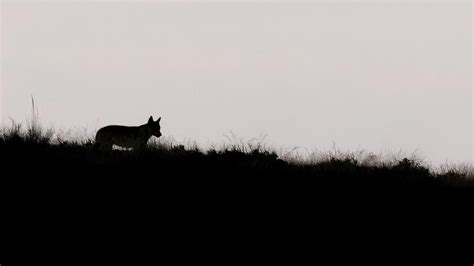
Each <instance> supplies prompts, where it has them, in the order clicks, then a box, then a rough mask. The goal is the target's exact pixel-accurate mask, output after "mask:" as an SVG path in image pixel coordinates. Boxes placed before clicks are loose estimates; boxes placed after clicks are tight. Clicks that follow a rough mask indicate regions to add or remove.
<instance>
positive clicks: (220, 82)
mask: <svg viewBox="0 0 474 266" xmlns="http://www.w3.org/2000/svg"><path fill="white" fill-rule="evenodd" d="M66 2H69V3H64V2H63V3H60V2H45V1H41V2H40V3H33V2H25V1H22V2H18V1H3V2H2V5H1V8H2V11H1V23H2V33H1V45H2V47H1V56H2V58H1V68H2V69H1V83H0V84H1V99H2V106H1V111H2V118H3V120H4V121H5V122H8V117H11V118H14V119H15V120H18V121H24V120H25V117H26V116H27V115H28V114H29V112H30V95H31V94H33V95H34V96H35V98H36V102H37V106H38V108H39V112H40V116H41V119H42V121H43V123H44V124H46V125H49V124H50V123H54V125H55V126H56V127H57V128H71V127H77V126H79V127H81V126H87V127H89V128H90V129H91V130H93V129H97V128H98V127H101V126H103V125H106V124H125V125H138V124H141V123H144V122H146V120H147V117H148V116H149V115H155V116H162V117H163V120H162V127H163V130H162V131H163V134H164V135H168V136H169V135H171V136H174V137H175V138H177V139H191V140H196V141H197V142H198V143H201V144H208V143H211V142H214V143H220V142H221V141H222V140H223V139H224V138H223V135H224V134H226V133H229V131H230V130H232V131H233V132H234V133H235V134H236V135H238V136H241V137H243V138H252V137H258V136H260V135H262V134H267V135H268V137H267V140H268V141H269V142H270V143H272V144H274V145H275V146H281V147H296V146H298V147H305V148H307V149H313V148H319V149H326V148H329V147H330V146H331V145H332V142H333V141H334V142H335V143H336V145H337V146H338V147H340V148H341V149H351V150H355V149H358V148H364V149H367V150H371V151H374V152H379V151H394V150H399V149H402V150H404V151H407V152H412V151H414V150H419V152H420V153H421V154H423V155H425V156H426V158H427V159H428V160H431V161H433V162H434V163H439V162H443V161H444V160H445V159H448V160H451V161H463V162H468V161H472V160H473V159H472V147H473V146H472V134H473V132H472V123H473V122H472V31H473V26H472V3H471V2H470V1H465V2H457V3H452V2H431V1H423V2H418V3H413V2H407V1H404V2H402V1H389V2H390V3H380V2H351V1H342V0H341V1H337V2H338V3H333V2H332V3H329V2H299V3H295V2H253V1H245V2H244V1H240V2H239V1H235V2H225V3H224V2H199V1H198V2H196V1H192V2H181V3H170V2H166V3H163V2H161V3H156V2H155V3H152V2H151V1H144V2H141V3H136V2H117V1H95V2H94V1H86V2H78V1H66Z"/></svg>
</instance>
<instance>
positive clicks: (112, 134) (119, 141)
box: [95, 116, 161, 150]
mask: <svg viewBox="0 0 474 266" xmlns="http://www.w3.org/2000/svg"><path fill="white" fill-rule="evenodd" d="M160 121H161V117H160V118H158V120H156V121H153V116H150V118H149V119H148V123H146V124H144V125H141V126H135V127H128V126H115V125H113V126H106V127H103V128H101V129H99V130H98V131H97V134H96V136H95V144H96V146H97V147H99V148H100V149H104V150H111V149H112V146H113V145H117V146H120V147H122V148H133V149H134V150H135V149H142V148H145V147H146V145H147V142H148V139H150V137H151V136H155V137H158V138H159V137H161V131H160V130H161V127H160Z"/></svg>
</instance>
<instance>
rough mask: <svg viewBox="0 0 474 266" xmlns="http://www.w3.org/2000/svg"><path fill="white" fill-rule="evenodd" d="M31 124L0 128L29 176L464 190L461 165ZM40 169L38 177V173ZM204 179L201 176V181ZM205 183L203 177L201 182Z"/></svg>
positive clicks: (3, 151)
mask: <svg viewBox="0 0 474 266" xmlns="http://www.w3.org/2000/svg"><path fill="white" fill-rule="evenodd" d="M53 135H54V134H53V133H52V131H45V130H42V129H41V127H39V126H38V125H37V124H36V123H32V124H31V125H29V126H28V128H27V130H26V131H24V130H22V129H21V126H20V125H18V124H13V125H12V126H11V127H9V128H6V129H4V130H3V132H2V134H1V135H0V160H1V162H2V164H3V165H4V166H6V167H7V168H11V169H12V170H13V171H14V172H16V173H23V174H26V176H29V177H34V178H38V179H41V178H43V179H44V178H50V177H56V178H62V179H63V180H66V179H68V178H70V177H71V176H72V177H79V178H83V179H91V178H94V179H93V181H92V182H103V180H104V179H107V180H109V181H110V180H114V179H115V180H117V179H120V178H122V179H123V178H125V179H130V180H134V182H137V180H147V182H149V181H150V180H154V181H156V182H158V183H159V182H176V180H183V178H185V179H187V180H192V182H201V185H202V184H205V183H207V182H209V181H210V180H212V181H213V182H217V183H213V184H212V185H216V184H218V183H219V182H224V183H226V184H227V185H229V184H232V182H240V184H242V182H244V183H246V184H248V186H252V185H254V184H257V183H259V184H263V183H268V184H271V183H272V182H280V183H291V184H293V185H294V184H301V185H304V186H306V185H308V184H311V186H313V187H312V189H314V190H315V191H317V190H324V189H333V190H339V189H343V190H352V189H357V190H359V191H360V189H363V190H373V189H376V190H391V191H393V190H397V189H412V188H413V189H422V190H436V189H438V190H439V189H472V188H474V180H473V179H472V178H469V177H468V173H467V172H466V171H460V170H456V169H454V168H453V169H448V170H447V171H444V173H436V172H434V171H432V170H430V169H428V167H426V166H423V164H422V163H421V162H419V161H417V160H415V159H408V158H403V159H400V160H394V161H392V162H386V161H377V160H376V159H373V158H372V159H370V160H369V159H367V158H365V159H359V158H356V156H353V155H343V154H328V155H327V156H326V157H325V158H320V159H319V160H313V161H306V162H305V161H298V160H282V159H281V158H279V156H278V155H277V154H276V153H275V152H272V151H268V150H267V149H265V148H263V147H262V145H245V144H242V143H241V144H235V145H227V146H224V147H222V148H220V149H210V150H208V151H201V150H200V149H199V148H197V147H193V146H190V147H185V146H183V145H174V144H171V143H166V142H161V143H160V142H159V143H151V144H150V145H148V146H147V147H146V148H144V149H140V150H117V149H114V150H111V151H110V150H109V151H107V150H101V149H97V148H96V147H95V146H94V142H93V141H92V140H85V141H67V140H62V139H61V138H59V137H53ZM42 175H44V177H41V176H42ZM207 184H208V183H207ZM209 185H211V184H209Z"/></svg>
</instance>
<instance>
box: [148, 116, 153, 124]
mask: <svg viewBox="0 0 474 266" xmlns="http://www.w3.org/2000/svg"><path fill="white" fill-rule="evenodd" d="M148 123H150V124H151V123H153V116H150V118H149V119H148Z"/></svg>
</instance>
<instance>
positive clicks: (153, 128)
mask: <svg viewBox="0 0 474 266" xmlns="http://www.w3.org/2000/svg"><path fill="white" fill-rule="evenodd" d="M160 121H161V117H160V118H158V120H156V121H153V116H150V118H149V119H148V123H147V124H146V125H147V129H148V131H149V132H150V133H151V134H152V135H153V136H155V137H157V138H159V137H161V131H160V130H161V126H160Z"/></svg>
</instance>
